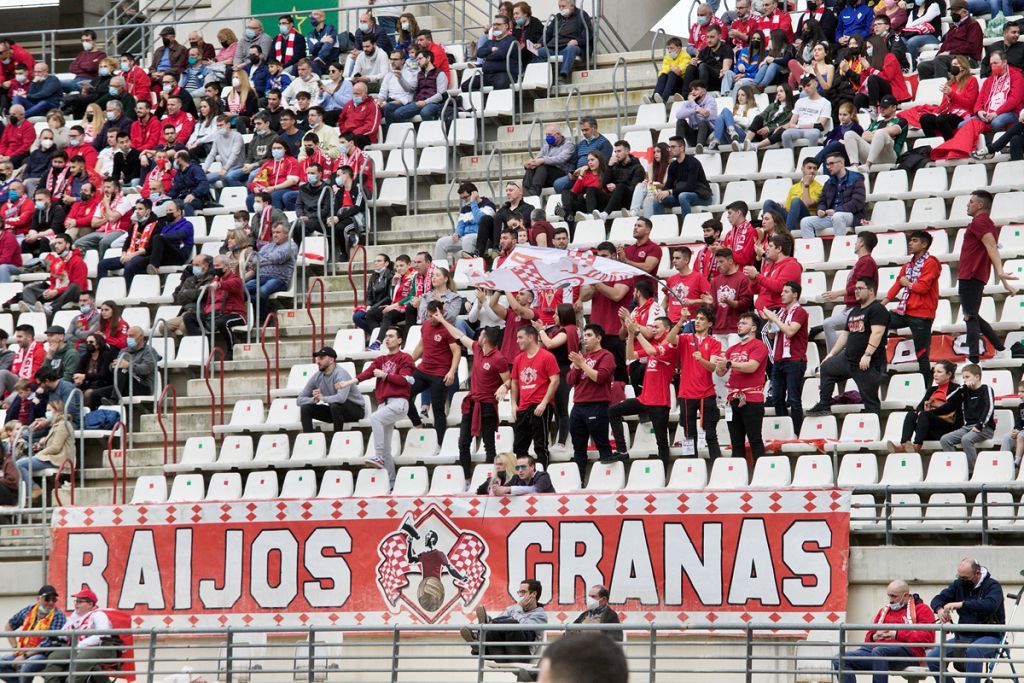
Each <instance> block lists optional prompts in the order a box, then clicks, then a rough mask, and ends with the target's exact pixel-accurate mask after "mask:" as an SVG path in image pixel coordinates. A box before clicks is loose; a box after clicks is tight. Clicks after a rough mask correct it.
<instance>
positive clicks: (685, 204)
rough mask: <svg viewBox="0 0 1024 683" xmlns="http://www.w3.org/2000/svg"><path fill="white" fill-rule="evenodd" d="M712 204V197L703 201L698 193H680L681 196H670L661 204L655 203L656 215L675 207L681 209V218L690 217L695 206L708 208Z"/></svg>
mask: <svg viewBox="0 0 1024 683" xmlns="http://www.w3.org/2000/svg"><path fill="white" fill-rule="evenodd" d="M710 203H711V197H708V198H707V199H703V198H702V197H701V196H700V195H698V194H697V193H696V192H680V193H679V194H670V195H669V196H667V197H665V199H664V201H662V202H661V203H658V202H654V215H655V216H657V215H659V214H663V213H665V209H672V207H674V206H678V207H679V214H680V215H681V216H688V215H689V214H690V211H692V210H693V208H692V207H694V206H707V205H708V204H710Z"/></svg>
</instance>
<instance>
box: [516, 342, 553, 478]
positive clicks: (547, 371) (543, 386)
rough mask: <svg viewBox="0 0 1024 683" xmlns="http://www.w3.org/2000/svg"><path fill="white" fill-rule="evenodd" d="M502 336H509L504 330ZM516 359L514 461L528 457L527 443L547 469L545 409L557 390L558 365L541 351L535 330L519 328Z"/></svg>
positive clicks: (545, 350)
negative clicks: (531, 445)
mask: <svg viewBox="0 0 1024 683" xmlns="http://www.w3.org/2000/svg"><path fill="white" fill-rule="evenodd" d="M505 334H506V335H507V334H511V331H510V330H508V328H506V330H505ZM515 337H516V343H517V344H518V345H519V351H520V353H519V355H518V356H516V359H515V361H514V362H513V363H512V383H511V387H510V388H511V391H512V421H513V426H512V431H513V435H514V436H513V440H512V451H513V452H514V453H515V454H516V456H517V457H520V458H521V457H523V456H525V455H529V451H530V443H531V442H532V443H533V450H534V452H535V453H536V454H537V461H538V462H540V463H541V464H542V465H544V467H545V469H546V468H547V466H548V455H549V452H548V422H550V420H551V416H550V415H548V408H549V406H550V405H551V402H552V400H554V397H555V390H556V389H558V383H559V374H558V361H556V360H555V357H554V355H552V353H551V352H550V351H548V350H547V349H543V348H541V347H540V338H539V335H538V334H537V330H535V329H533V328H532V327H522V328H520V329H519V330H518V331H517V332H516V333H515Z"/></svg>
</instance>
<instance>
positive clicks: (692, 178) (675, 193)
mask: <svg viewBox="0 0 1024 683" xmlns="http://www.w3.org/2000/svg"><path fill="white" fill-rule="evenodd" d="M668 149H669V154H670V156H671V157H672V162H671V163H670V164H669V166H668V171H667V174H666V176H665V189H664V190H660V191H658V192H655V194H654V203H653V205H652V209H653V213H654V214H660V213H663V212H664V211H665V209H670V210H671V209H672V207H675V206H678V207H679V214H680V215H681V216H683V217H684V218H685V217H686V216H687V215H689V213H690V211H691V210H692V207H694V206H707V205H708V204H710V203H711V185H710V184H709V183H708V179H707V176H705V175H704V166H703V165H701V163H700V161H698V160H697V159H696V158H695V157H691V156H687V154H686V140H685V139H684V138H682V137H680V136H678V135H675V136H673V137H671V138H670V139H669V144H668ZM648 217H649V216H648Z"/></svg>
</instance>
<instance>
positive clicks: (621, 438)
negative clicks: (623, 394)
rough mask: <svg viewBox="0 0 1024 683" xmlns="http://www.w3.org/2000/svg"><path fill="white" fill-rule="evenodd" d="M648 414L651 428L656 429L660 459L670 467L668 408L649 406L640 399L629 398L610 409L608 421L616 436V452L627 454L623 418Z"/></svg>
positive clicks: (655, 435) (655, 434) (655, 437)
mask: <svg viewBox="0 0 1024 683" xmlns="http://www.w3.org/2000/svg"><path fill="white" fill-rule="evenodd" d="M642 413H646V414H647V416H648V417H650V418H651V428H652V429H654V440H655V441H656V442H657V444H658V457H659V458H661V461H662V462H663V463H665V465H666V466H667V465H668V406H648V405H644V404H643V403H641V402H640V399H638V398H627V399H626V400H625V401H623V402H622V403H616V404H615V405H613V406H612V407H611V408H609V409H608V421H609V422H610V423H611V426H612V435H614V436H615V450H616V451H618V452H619V453H625V452H626V450H625V448H626V434H625V432H624V430H623V428H622V418H623V417H625V416H626V415H640V414H642Z"/></svg>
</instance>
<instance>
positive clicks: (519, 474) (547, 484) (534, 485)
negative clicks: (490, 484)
mask: <svg viewBox="0 0 1024 683" xmlns="http://www.w3.org/2000/svg"><path fill="white" fill-rule="evenodd" d="M515 470H516V471H515V474H514V475H513V476H512V478H511V479H509V480H508V485H507V486H495V487H494V488H493V489H491V493H493V494H494V495H499V496H522V495H525V494H527V493H553V492H554V490H555V487H554V486H552V484H551V477H549V476H548V473H547V472H538V471H537V461H536V460H535V459H534V457H533V456H532V455H520V456H519V457H518V458H516V468H515Z"/></svg>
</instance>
